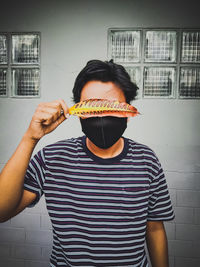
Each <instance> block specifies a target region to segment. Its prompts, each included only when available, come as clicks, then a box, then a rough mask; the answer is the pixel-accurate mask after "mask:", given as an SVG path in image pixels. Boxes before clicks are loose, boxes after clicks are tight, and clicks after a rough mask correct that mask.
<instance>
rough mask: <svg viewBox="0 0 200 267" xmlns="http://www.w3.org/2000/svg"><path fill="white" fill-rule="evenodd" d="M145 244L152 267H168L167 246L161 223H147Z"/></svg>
mask: <svg viewBox="0 0 200 267" xmlns="http://www.w3.org/2000/svg"><path fill="white" fill-rule="evenodd" d="M146 243H147V248H148V251H149V256H150V260H151V264H152V267H169V260H168V245H167V236H166V232H165V227H164V224H163V222H162V221H148V222H147V230H146Z"/></svg>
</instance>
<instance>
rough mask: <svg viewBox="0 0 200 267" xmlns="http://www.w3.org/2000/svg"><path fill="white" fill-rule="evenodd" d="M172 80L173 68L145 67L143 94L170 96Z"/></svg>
mask: <svg viewBox="0 0 200 267" xmlns="http://www.w3.org/2000/svg"><path fill="white" fill-rule="evenodd" d="M174 81H175V69H174V68H165V67H145V69H144V91H143V93H144V96H150V97H151V96H159V97H172V96H173V90H174Z"/></svg>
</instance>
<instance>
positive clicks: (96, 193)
mask: <svg viewBox="0 0 200 267" xmlns="http://www.w3.org/2000/svg"><path fill="white" fill-rule="evenodd" d="M24 188H25V189H26V190H29V191H31V192H34V193H36V194H37V199H36V201H35V203H36V202H37V201H38V200H39V199H40V197H41V196H42V194H44V195H45V199H46V204H47V210H48V213H49V216H50V219H51V223H52V228H53V248H52V254H51V258H50V265H51V266H54V267H55V266H63V267H66V266H87V267H90V266H91V267H92V266H93V267H94V266H95V267H96V266H101V267H107V266H114V267H117V266H126V267H128V266H139V267H147V266H149V265H148V262H147V257H146V253H145V248H144V243H145V231H146V223H147V221H148V220H150V221H160V220H162V221H165V220H172V219H173V218H174V213H173V210H172V205H171V201H170V197H169V193H168V188H167V185H166V180H165V176H164V174H163V170H162V167H161V165H160V163H159V161H158V158H157V157H156V155H155V154H154V152H153V151H152V150H151V149H149V148H148V147H147V146H145V145H141V144H139V143H136V142H134V141H132V140H130V139H127V138H124V148H123V151H122V152H121V153H120V154H119V155H118V156H116V157H113V158H108V159H103V158H100V157H97V156H95V155H94V154H93V153H91V151H90V150H89V149H88V148H87V146H86V137H85V136H83V137H79V138H71V139H68V140H64V141H60V142H57V143H55V144H52V145H48V146H46V147H45V148H43V149H42V150H41V151H39V152H38V153H37V154H36V155H35V156H34V157H33V158H32V160H31V161H30V164H29V167H28V170H27V174H26V178H25V184H24ZM35 203H33V204H32V205H34V204H35Z"/></svg>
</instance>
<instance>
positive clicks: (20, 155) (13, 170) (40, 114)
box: [0, 100, 68, 222]
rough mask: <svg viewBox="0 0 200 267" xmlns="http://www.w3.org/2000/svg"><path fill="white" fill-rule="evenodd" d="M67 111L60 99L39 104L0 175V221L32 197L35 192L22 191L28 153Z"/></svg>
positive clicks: (13, 214) (22, 206) (60, 121)
mask: <svg viewBox="0 0 200 267" xmlns="http://www.w3.org/2000/svg"><path fill="white" fill-rule="evenodd" d="M63 112H64V113H63ZM67 113H68V108H67V105H66V104H65V102H64V101H63V100H58V101H54V102H50V103H42V104H40V105H38V108H37V109H36V112H35V113H34V115H33V118H32V120H31V123H30V125H29V128H28V130H27V131H26V133H25V134H24V136H23V138H22V140H21V142H20V144H19V145H18V147H17V149H16V151H15V152H14V154H13V155H12V157H11V158H10V159H9V161H8V162H7V164H6V165H5V167H4V168H3V170H2V172H1V174H0V222H4V221H6V220H8V219H10V218H11V217H13V216H15V215H16V214H17V213H19V212H20V211H22V210H23V209H24V208H25V207H26V206H28V205H29V204H30V203H31V202H32V201H33V200H34V199H35V197H36V195H35V194H34V193H31V192H28V191H25V190H23V185H24V177H25V174H26V170H27V168H28V164H29V161H30V158H31V155H32V153H33V150H34V148H35V146H36V144H37V142H38V141H39V140H40V139H41V138H42V137H43V136H44V135H46V134H48V133H50V132H52V131H53V130H54V129H55V128H56V127H57V126H58V125H60V124H61V123H62V122H63V121H64V120H65V119H66V117H65V116H64V114H67Z"/></svg>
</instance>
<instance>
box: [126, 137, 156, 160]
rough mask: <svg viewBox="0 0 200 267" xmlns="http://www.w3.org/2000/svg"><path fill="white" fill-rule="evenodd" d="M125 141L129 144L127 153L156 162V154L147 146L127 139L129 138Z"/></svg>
mask: <svg viewBox="0 0 200 267" xmlns="http://www.w3.org/2000/svg"><path fill="white" fill-rule="evenodd" d="M127 140H128V143H129V152H130V153H133V154H134V155H138V156H139V155H140V156H146V157H151V158H153V159H155V160H158V157H157V155H156V153H155V152H154V150H153V149H152V148H150V147H149V146H148V145H145V144H143V143H140V142H137V141H134V140H132V139H129V138H127Z"/></svg>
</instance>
